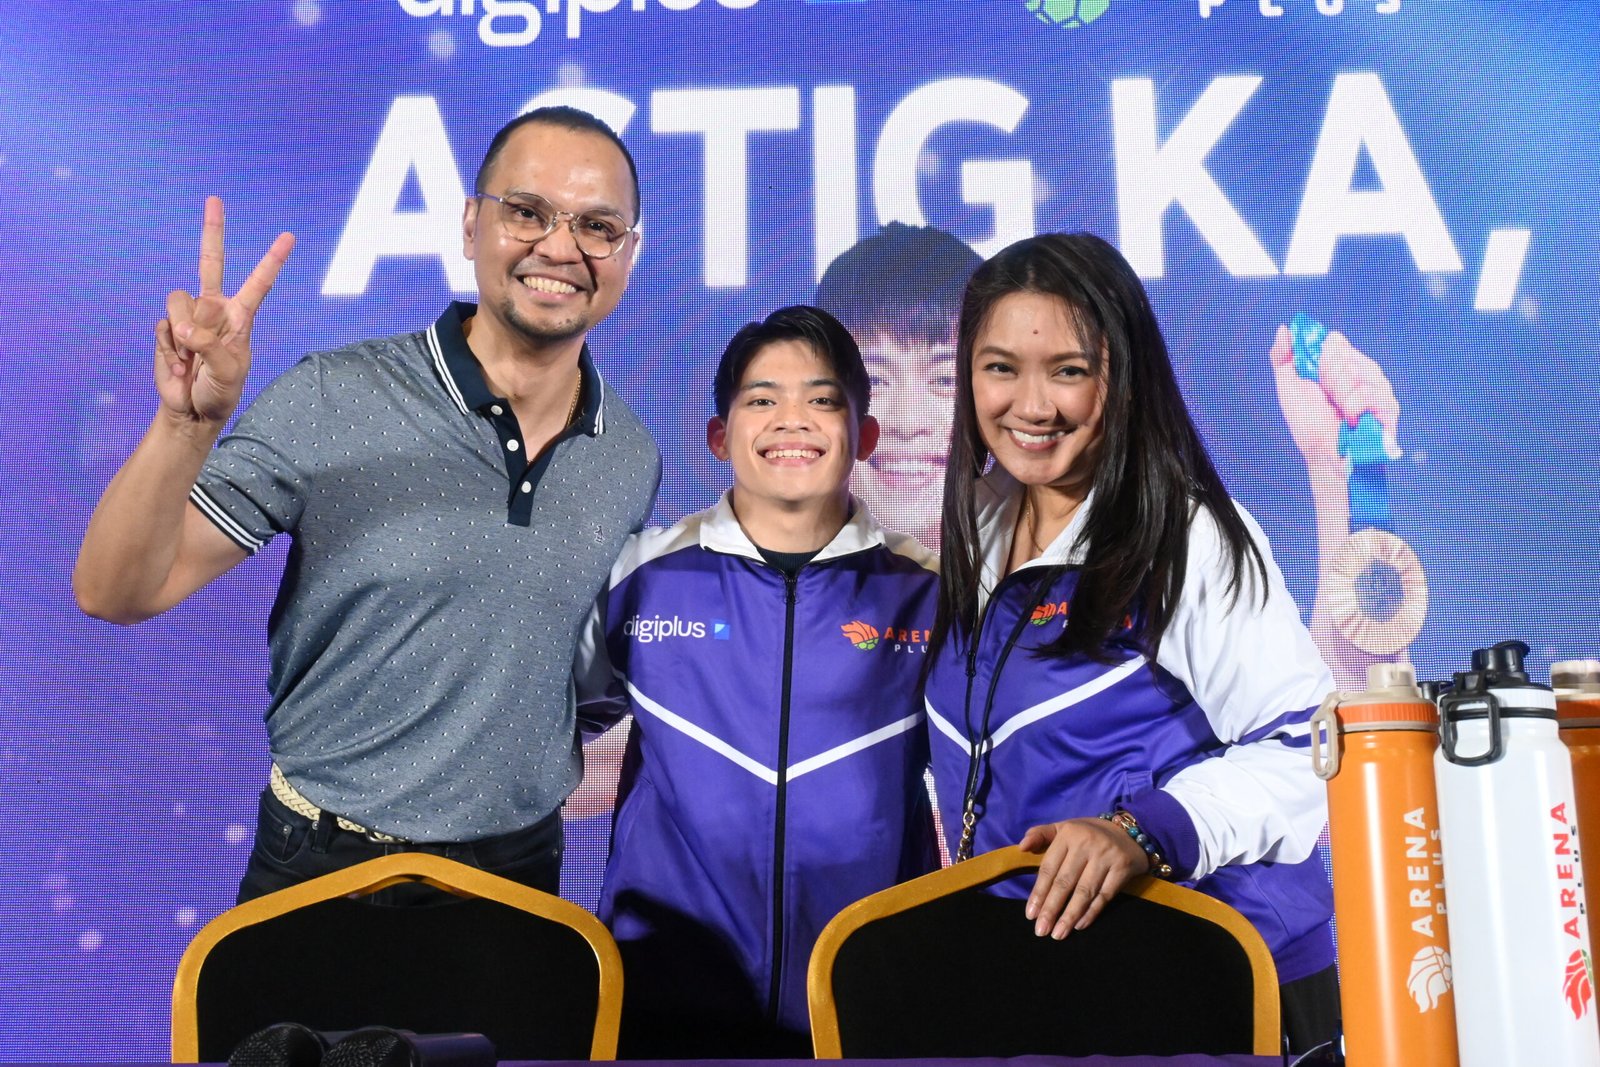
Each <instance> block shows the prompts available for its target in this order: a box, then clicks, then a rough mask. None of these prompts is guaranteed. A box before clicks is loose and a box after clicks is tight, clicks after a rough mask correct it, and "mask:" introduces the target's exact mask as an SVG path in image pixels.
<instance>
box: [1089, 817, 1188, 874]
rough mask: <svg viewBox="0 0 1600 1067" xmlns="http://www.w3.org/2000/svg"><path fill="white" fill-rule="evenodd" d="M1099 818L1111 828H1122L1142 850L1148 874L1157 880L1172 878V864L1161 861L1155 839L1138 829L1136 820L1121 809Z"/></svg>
mask: <svg viewBox="0 0 1600 1067" xmlns="http://www.w3.org/2000/svg"><path fill="white" fill-rule="evenodd" d="M1100 817H1101V818H1102V819H1104V820H1105V821H1106V822H1108V823H1111V824H1112V825H1113V826H1120V827H1122V829H1123V831H1124V832H1125V833H1127V835H1128V836H1129V837H1131V838H1132V839H1133V843H1134V844H1136V845H1138V846H1139V847H1140V848H1142V849H1144V854H1145V856H1146V857H1147V858H1148V859H1149V860H1150V872H1149V873H1150V874H1152V875H1154V876H1155V877H1157V878H1171V877H1172V864H1170V863H1167V862H1165V861H1163V860H1162V858H1161V853H1160V852H1159V851H1157V848H1156V841H1155V838H1153V837H1151V836H1150V835H1149V834H1147V833H1145V832H1144V831H1143V830H1141V829H1139V820H1138V819H1135V818H1134V817H1133V816H1132V815H1131V814H1129V813H1128V812H1126V811H1123V810H1122V809H1121V808H1118V809H1117V810H1116V811H1106V812H1101V813H1100Z"/></svg>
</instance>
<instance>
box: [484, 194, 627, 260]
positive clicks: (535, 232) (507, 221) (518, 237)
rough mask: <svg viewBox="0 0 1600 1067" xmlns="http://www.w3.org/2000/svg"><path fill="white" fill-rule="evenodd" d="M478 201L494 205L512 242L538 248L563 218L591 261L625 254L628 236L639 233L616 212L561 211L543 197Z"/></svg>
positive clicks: (491, 196)
mask: <svg viewBox="0 0 1600 1067" xmlns="http://www.w3.org/2000/svg"><path fill="white" fill-rule="evenodd" d="M472 195H473V196H475V197H477V198H478V199H479V200H491V201H493V202H494V204H495V206H496V208H497V209H498V212H499V215H500V226H501V228H502V229H504V230H505V234H506V236H507V237H509V238H511V239H512V240H513V241H522V242H525V243H527V244H537V243H538V242H540V241H542V240H544V239H545V238H546V237H549V236H550V235H551V234H552V233H554V232H555V229H556V223H558V222H560V221H561V219H562V217H563V216H564V217H565V218H566V220H567V229H569V230H571V231H572V239H573V241H575V242H576V243H577V245H578V251H580V252H582V253H583V254H584V255H586V256H588V257H589V258H590V259H607V258H609V257H611V256H614V255H616V254H617V253H618V252H620V251H622V246H623V245H624V244H625V243H626V242H627V240H628V235H629V234H631V233H634V232H635V231H636V230H637V229H638V223H634V224H633V225H629V224H628V223H626V222H624V221H622V216H621V215H618V214H617V213H615V212H613V211H585V212H583V213H582V214H581V215H580V214H579V213H578V212H576V211H558V210H557V209H556V206H555V205H554V204H552V203H550V201H548V200H546V199H545V198H544V197H542V196H534V195H533V194H532V193H512V194H511V195H510V196H505V197H499V196H495V195H494V194H492V193H473V194H472Z"/></svg>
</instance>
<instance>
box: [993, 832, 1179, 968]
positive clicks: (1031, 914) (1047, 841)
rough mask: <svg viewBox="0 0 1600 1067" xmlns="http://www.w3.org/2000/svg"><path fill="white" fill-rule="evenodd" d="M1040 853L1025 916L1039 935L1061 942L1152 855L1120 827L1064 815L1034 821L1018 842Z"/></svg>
mask: <svg viewBox="0 0 1600 1067" xmlns="http://www.w3.org/2000/svg"><path fill="white" fill-rule="evenodd" d="M1019 844H1020V845H1021V847H1022V849H1023V850H1024V851H1026V852H1042V853H1044V861H1043V862H1042V863H1040V864H1039V876H1038V877H1037V878H1036V879H1035V880H1034V883H1033V892H1032V893H1030V894H1029V895H1028V907H1027V915H1028V918H1030V919H1032V920H1033V932H1034V933H1035V934H1037V935H1038V936H1039V937H1043V936H1045V935H1046V934H1049V935H1050V936H1051V937H1053V938H1055V939H1056V940H1057V941H1060V940H1061V939H1062V938H1064V937H1066V936H1067V935H1068V934H1069V933H1071V932H1072V931H1073V930H1082V929H1083V928H1084V927H1086V926H1088V925H1089V924H1090V923H1092V922H1094V920H1095V916H1097V915H1099V914H1100V910H1101V909H1102V908H1104V907H1105V906H1106V902H1107V901H1109V900H1110V899H1111V898H1112V897H1114V896H1116V894H1117V891H1118V890H1120V889H1121V888H1122V887H1123V886H1125V885H1127V884H1128V882H1129V880H1130V879H1133V878H1137V877H1138V876H1139V875H1141V874H1146V873H1148V872H1149V870H1150V857H1149V856H1148V855H1147V854H1146V853H1145V851H1144V849H1142V848H1140V847H1139V846H1138V844H1137V843H1136V842H1135V841H1134V840H1133V839H1132V838H1131V837H1129V836H1128V834H1127V832H1126V831H1125V830H1123V829H1122V827H1120V826H1117V825H1116V824H1114V823H1111V822H1108V821H1107V820H1105V819H1066V820H1064V821H1062V822H1058V823H1047V824H1045V825H1044V826H1035V827H1033V828H1032V829H1031V830H1029V831H1028V832H1027V833H1026V834H1023V835H1022V840H1021V841H1020V842H1019Z"/></svg>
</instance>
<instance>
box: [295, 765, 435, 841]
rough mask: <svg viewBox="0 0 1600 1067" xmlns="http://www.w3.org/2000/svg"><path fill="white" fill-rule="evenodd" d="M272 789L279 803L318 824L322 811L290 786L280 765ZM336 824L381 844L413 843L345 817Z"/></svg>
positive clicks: (339, 816) (336, 818) (336, 816)
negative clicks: (370, 828)
mask: <svg viewBox="0 0 1600 1067" xmlns="http://www.w3.org/2000/svg"><path fill="white" fill-rule="evenodd" d="M271 789H272V795H273V796H275V797H277V798H278V801H279V803H281V804H282V805H283V806H284V807H286V808H288V809H289V810H290V811H292V812H294V813H295V814H296V815H303V816H305V817H306V818H307V819H310V820H311V821H312V822H316V821H317V819H318V818H320V817H321V815H322V809H321V808H319V807H317V806H316V805H315V804H313V803H311V801H309V800H307V799H306V798H305V797H304V796H302V795H301V794H300V790H298V789H296V788H295V787H294V786H292V785H290V784H289V779H287V778H285V777H284V776H283V772H282V771H281V770H279V769H278V765H277V764H276V763H274V764H273V765H272V779H271ZM334 822H335V823H336V824H337V825H338V827H339V829H341V830H348V831H350V832H351V833H353V834H360V835H361V836H363V837H365V838H366V839H367V840H369V841H376V842H379V843H380V844H392V845H409V844H412V843H413V842H412V841H411V840H410V839H409V838H405V837H395V836H393V835H392V834H386V833H381V832H380V831H377V830H369V829H368V828H367V827H365V826H362V825H361V824H360V823H358V822H353V821H351V820H350V819H347V818H345V817H344V816H343V815H335V816H334Z"/></svg>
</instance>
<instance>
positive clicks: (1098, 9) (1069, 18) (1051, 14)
mask: <svg viewBox="0 0 1600 1067" xmlns="http://www.w3.org/2000/svg"><path fill="white" fill-rule="evenodd" d="M1026 2H1027V6H1028V10H1029V11H1032V12H1033V17H1034V18H1036V19H1038V20H1039V21H1040V22H1044V23H1048V24H1049V25H1051V26H1059V27H1061V28H1062V29H1064V30H1076V29H1079V28H1081V27H1083V26H1087V25H1088V24H1089V23H1091V22H1093V21H1094V20H1095V19H1097V18H1099V17H1100V16H1101V15H1104V14H1105V13H1106V9H1107V8H1109V7H1110V6H1111V0H1026Z"/></svg>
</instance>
